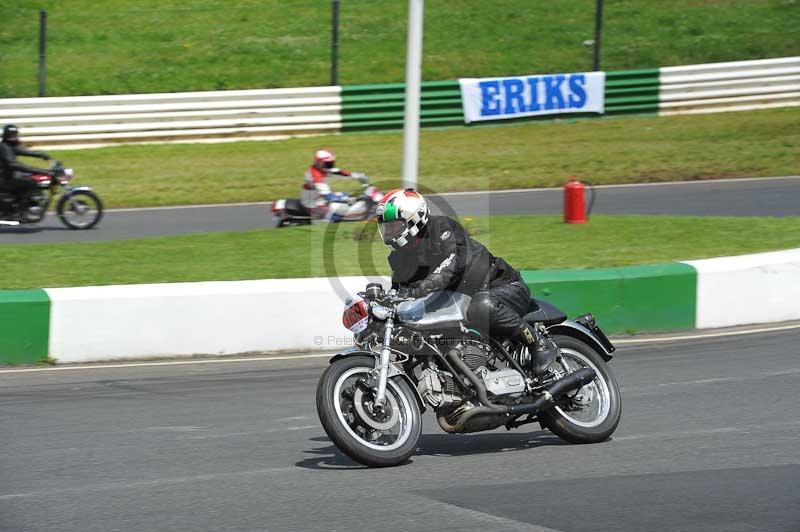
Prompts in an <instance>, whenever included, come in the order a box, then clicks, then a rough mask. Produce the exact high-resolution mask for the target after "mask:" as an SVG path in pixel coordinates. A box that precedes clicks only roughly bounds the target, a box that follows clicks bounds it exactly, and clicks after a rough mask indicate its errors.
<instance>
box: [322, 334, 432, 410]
mask: <svg viewBox="0 0 800 532" xmlns="http://www.w3.org/2000/svg"><path fill="white" fill-rule="evenodd" d="M352 356H368V357H372V358H374V359H377V358H378V356H379V355H378V354H376V353H373V352H371V351H365V350H363V349H359V348H357V347H353V348H351V349H348V350H346V351H342V352H341V353H337V354H335V355H333V357H331V359H330V360H329V361H328V362H329V363H330V364H333V363H334V362H336V361H337V360H341V359H343V358H345V357H352ZM389 378H390V379H404V380H405V381H406V383H407V384H408V386H409V387H410V388H411V389H412V390H414V397H415V398H416V399H417V405H418V406H419V411H420V413H421V414H424V413H425V410H427V408H426V406H425V401H423V400H422V396H420V394H419V391H418V390H417V385H416V384H414V381H412V380H411V377H409V376H408V375H406V374H405V373H404V372H403V371H402V370H400V369H398V368H397V366H396V365H394V364H389Z"/></svg>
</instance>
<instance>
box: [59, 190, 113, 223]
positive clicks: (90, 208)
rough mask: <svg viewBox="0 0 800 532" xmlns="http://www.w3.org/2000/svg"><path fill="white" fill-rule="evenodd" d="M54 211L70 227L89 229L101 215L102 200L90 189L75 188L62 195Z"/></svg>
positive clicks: (98, 220)
mask: <svg viewBox="0 0 800 532" xmlns="http://www.w3.org/2000/svg"><path fill="white" fill-rule="evenodd" d="M56 211H57V213H58V217H59V218H60V219H61V221H62V222H63V223H64V225H66V226H67V227H69V228H70V229H91V228H92V227H94V226H95V225H97V224H98V222H100V219H101V218H102V217H103V202H102V201H100V198H99V197H98V196H97V194H95V193H94V192H92V191H91V190H77V191H75V192H73V193H71V194H69V195H67V196H63V197H62V198H61V199H60V200H59V202H58V207H57V208H56Z"/></svg>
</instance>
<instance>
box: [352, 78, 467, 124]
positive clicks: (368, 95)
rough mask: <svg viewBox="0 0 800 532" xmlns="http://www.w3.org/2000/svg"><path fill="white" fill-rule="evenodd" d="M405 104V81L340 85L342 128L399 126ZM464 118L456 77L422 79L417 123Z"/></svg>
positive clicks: (451, 120)
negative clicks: (453, 79)
mask: <svg viewBox="0 0 800 532" xmlns="http://www.w3.org/2000/svg"><path fill="white" fill-rule="evenodd" d="M404 106H405V84H404V83H380V84H373V85H350V86H345V87H342V131H364V130H378V129H401V128H402V127H403V116H404V109H405V107H404ZM463 122H464V119H463V114H462V111H461V89H460V86H459V84H458V81H452V80H445V81H423V82H422V88H421V93H420V125H421V126H423V127H425V126H443V125H459V124H463Z"/></svg>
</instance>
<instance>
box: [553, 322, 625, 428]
mask: <svg viewBox="0 0 800 532" xmlns="http://www.w3.org/2000/svg"><path fill="white" fill-rule="evenodd" d="M553 341H555V343H556V344H557V345H558V347H559V357H558V358H557V359H556V362H554V363H553V365H552V366H551V367H552V368H553V369H555V370H556V373H557V374H558V375H557V377H558V378H561V377H563V376H564V375H566V374H567V373H571V372H573V371H575V370H577V369H580V368H582V367H584V368H592V369H593V370H594V371H595V373H596V374H597V376H596V377H595V378H594V380H593V381H592V382H590V383H589V384H587V385H586V386H584V387H582V388H580V389H579V390H576V391H575V392H570V393H568V394H567V395H566V396H564V397H563V398H562V399H560V400H559V401H558V402H557V404H556V406H554V407H553V408H551V409H549V410H546V411H544V412H541V413H540V414H539V421H540V423H541V425H542V427H544V428H546V429H549V430H550V431H552V432H553V433H554V434H555V435H556V436H558V437H560V438H561V439H563V440H566V441H568V442H570V443H597V442H601V441H605V440H607V439H608V438H609V436H611V434H612V433H613V432H614V431H615V430H616V429H617V425H619V421H620V417H621V416H622V396H621V394H620V391H619V385H618V384H617V379H616V378H614V374H613V373H611V370H610V369H609V367H608V365H607V364H606V362H605V360H603V358H602V357H601V356H600V354H599V353H597V351H595V350H594V349H593V348H591V347H590V346H588V345H587V344H586V343H584V342H581V341H580V340H578V339H576V338H572V337H570V336H559V335H556V336H553Z"/></svg>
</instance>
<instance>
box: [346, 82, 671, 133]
mask: <svg viewBox="0 0 800 532" xmlns="http://www.w3.org/2000/svg"><path fill="white" fill-rule="evenodd" d="M658 93H659V69H657V68H649V69H639V70H620V71H615V72H606V88H605V100H606V104H605V114H606V115H620V114H656V113H658ZM404 101H405V84H404V83H378V84H369V85H349V86H344V87H342V131H364V130H379V129H401V128H402V127H403V114H404ZM420 114H421V119H420V125H421V126H423V127H426V126H444V125H464V120H463V112H462V107H461V87H460V85H459V83H458V80H444V81H423V82H422V87H421V93H420ZM599 116H602V115H597V114H585V115H584V114H581V115H579V116H575V115H571V116H558V117H553V116H540V117H523V118H518V119H515V120H497V121H491V122H487V123H485V124H476V125H487V124H497V123H509V124H511V123H516V122H519V121H529V120H552V119H553V118H562V119H565V118H588V117H590V118H596V117H599Z"/></svg>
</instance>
